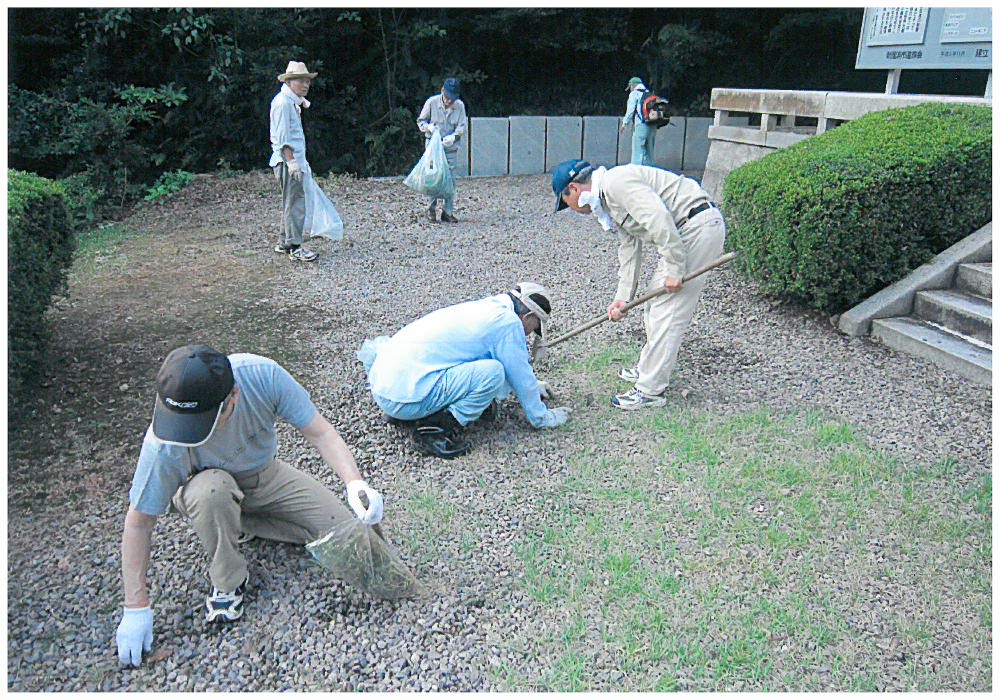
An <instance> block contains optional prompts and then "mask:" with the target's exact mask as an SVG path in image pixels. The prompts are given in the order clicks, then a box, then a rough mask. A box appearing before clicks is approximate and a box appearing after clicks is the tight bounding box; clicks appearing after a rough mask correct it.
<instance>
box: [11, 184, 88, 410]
mask: <svg viewBox="0 0 1000 700" xmlns="http://www.w3.org/2000/svg"><path fill="white" fill-rule="evenodd" d="M75 247H76V240H75V237H74V235H73V227H72V225H71V223H70V215H69V211H68V209H67V207H66V196H65V192H64V191H63V188H62V186H61V185H60V184H59V183H56V182H53V181H51V180H46V179H45V178H41V177H38V176H37V175H34V174H32V173H25V172H20V171H17V170H10V171H8V185H7V348H8V351H9V354H8V361H7V380H8V391H9V396H10V397H11V398H12V399H13V398H14V397H15V395H16V394H17V393H18V392H19V390H20V389H21V387H22V385H23V383H24V380H25V379H26V378H27V377H28V376H30V375H31V373H32V372H33V371H34V370H35V369H36V367H37V365H38V361H39V359H40V358H41V356H42V353H43V351H44V349H45V343H46V341H47V339H48V334H47V332H46V327H45V319H44V315H45V310H46V309H48V307H49V304H50V303H51V302H52V295H53V294H57V293H60V292H62V291H64V290H65V285H66V272H67V270H68V269H69V266H70V264H71V263H72V261H73V250H74V248H75Z"/></svg>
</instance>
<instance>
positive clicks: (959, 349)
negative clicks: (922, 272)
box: [871, 262, 993, 385]
mask: <svg viewBox="0 0 1000 700" xmlns="http://www.w3.org/2000/svg"><path fill="white" fill-rule="evenodd" d="M954 285H955V286H954V287H953V288H951V289H933V290H932V289H925V290H922V291H918V292H917V293H916V296H915V297H914V299H913V312H912V314H911V315H909V316H897V317H895V318H880V319H873V320H872V322H871V324H872V325H871V334H872V336H874V337H876V338H878V339H880V340H881V341H882V342H883V343H885V344H886V345H888V346H889V347H892V348H895V349H897V350H900V351H903V352H906V353H909V354H911V355H916V356H918V357H923V358H925V359H927V360H930V361H931V362H933V363H935V364H937V365H939V366H942V367H946V368H948V369H951V370H953V371H955V372H958V373H959V374H961V375H963V376H965V377H968V378H969V379H972V380H973V381H975V382H977V383H980V384H985V385H990V384H991V382H992V376H993V345H992V343H993V301H992V299H993V263H992V262H978V263H962V264H960V265H959V266H958V268H957V270H956V274H955V282H954Z"/></svg>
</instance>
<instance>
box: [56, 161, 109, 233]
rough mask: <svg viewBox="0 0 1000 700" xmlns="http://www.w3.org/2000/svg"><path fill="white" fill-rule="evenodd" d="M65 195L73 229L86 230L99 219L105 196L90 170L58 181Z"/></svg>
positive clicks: (105, 191)
mask: <svg viewBox="0 0 1000 700" xmlns="http://www.w3.org/2000/svg"><path fill="white" fill-rule="evenodd" d="M59 184H60V185H62V187H63V191H64V192H65V193H66V207H67V209H68V210H69V216H70V219H71V221H72V223H73V228H74V229H77V230H78V229H81V228H88V227H91V226H93V225H94V224H96V223H97V222H98V221H99V220H100V219H101V214H102V212H103V211H104V209H105V206H104V201H105V198H106V196H107V190H105V189H104V188H103V187H102V186H101V185H100V184H99V179H98V178H96V177H94V174H93V171H92V170H86V171H84V172H81V173H75V174H73V175H70V176H69V177H66V178H63V179H62V180H60V181H59Z"/></svg>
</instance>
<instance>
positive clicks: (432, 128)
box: [424, 122, 437, 136]
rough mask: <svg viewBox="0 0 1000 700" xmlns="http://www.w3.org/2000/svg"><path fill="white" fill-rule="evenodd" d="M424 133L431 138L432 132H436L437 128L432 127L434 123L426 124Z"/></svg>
mask: <svg viewBox="0 0 1000 700" xmlns="http://www.w3.org/2000/svg"><path fill="white" fill-rule="evenodd" d="M424 131H426V132H427V133H428V134H430V135H431V136H433V135H434V132H435V131H437V127H436V126H434V122H427V123H426V124H424Z"/></svg>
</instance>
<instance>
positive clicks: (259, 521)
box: [173, 459, 354, 592]
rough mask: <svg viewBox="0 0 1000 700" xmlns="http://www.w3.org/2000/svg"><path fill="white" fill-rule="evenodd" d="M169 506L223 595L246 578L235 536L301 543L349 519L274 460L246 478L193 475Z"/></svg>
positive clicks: (319, 488)
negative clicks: (183, 520)
mask: <svg viewBox="0 0 1000 700" xmlns="http://www.w3.org/2000/svg"><path fill="white" fill-rule="evenodd" d="M173 506H174V508H176V509H177V510H178V511H179V512H180V513H181V515H184V516H185V517H187V518H188V519H189V520H190V521H191V526H192V527H193V528H194V531H195V532H196V533H197V534H198V537H199V539H201V543H202V544H203V545H204V546H205V551H206V552H208V559H209V568H208V572H209V576H210V578H211V579H212V585H213V586H215V587H216V588H218V589H219V590H220V591H227V592H228V591H232V590H235V589H236V587H237V586H239V585H240V584H241V583H242V582H243V579H244V578H246V575H247V562H246V559H244V558H243V555H242V554H240V552H239V545H238V544H237V541H236V540H237V538H238V537H239V535H240V533H241V532H246V533H249V534H251V535H255V536H257V537H263V538H265V539H269V540H277V541H279V542H292V543H294V544H306V543H307V542H312V541H313V540H315V539H318V538H319V537H321V536H323V535H325V534H326V533H327V532H329V531H330V529H331V528H333V527H334V526H336V525H337V524H339V523H342V522H344V521H345V520H350V519H351V518H353V517H354V514H353V513H352V512H351V511H350V510H348V509H347V507H346V506H344V505H343V503H341V501H340V498H338V497H337V496H336V495H335V494H334V493H333V492H331V491H330V489H328V488H327V487H326V486H324V485H323V484H321V483H320V482H319V481H318V480H317V479H314V478H313V477H311V476H309V475H308V474H305V473H303V472H300V471H299V470H298V469H295V468H294V467H292V466H290V465H288V464H286V463H285V462H283V461H281V460H280V459H275V460H274V461H273V462H271V463H270V464H269V465H267V466H266V467H264V469H263V470H261V471H259V472H257V473H256V474H253V475H252V476H245V477H240V476H239V475H238V474H230V473H229V472H227V471H223V470H222V469H206V470H205V471H203V472H199V473H198V474H196V475H195V476H193V477H191V479H190V480H188V482H187V483H186V484H184V486H182V487H181V488H179V489H178V490H177V493H176V494H174V498H173Z"/></svg>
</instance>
